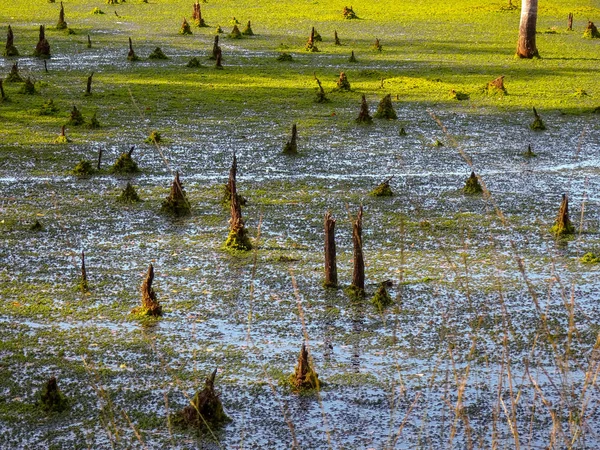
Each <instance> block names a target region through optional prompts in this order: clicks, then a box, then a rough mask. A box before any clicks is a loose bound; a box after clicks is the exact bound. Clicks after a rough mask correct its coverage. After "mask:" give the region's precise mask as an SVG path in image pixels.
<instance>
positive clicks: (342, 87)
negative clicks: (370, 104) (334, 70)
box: [337, 72, 364, 97]
mask: <svg viewBox="0 0 600 450" xmlns="http://www.w3.org/2000/svg"><path fill="white" fill-rule="evenodd" d="M337 89H338V90H339V91H349V90H350V89H351V87H350V82H349V81H348V77H347V76H346V73H345V72H340V78H339V79H338V81H337ZM363 97H364V96H363Z"/></svg>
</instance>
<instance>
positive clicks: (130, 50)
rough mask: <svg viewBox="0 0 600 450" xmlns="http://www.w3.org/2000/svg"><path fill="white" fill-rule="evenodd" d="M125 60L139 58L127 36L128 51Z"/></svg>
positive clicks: (136, 59)
mask: <svg viewBox="0 0 600 450" xmlns="http://www.w3.org/2000/svg"><path fill="white" fill-rule="evenodd" d="M127 60H128V61H138V60H139V58H138V57H137V55H136V54H135V52H134V51H133V43H132V42H131V38H129V53H127Z"/></svg>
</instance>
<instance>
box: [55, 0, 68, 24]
mask: <svg viewBox="0 0 600 450" xmlns="http://www.w3.org/2000/svg"><path fill="white" fill-rule="evenodd" d="M67 28H68V27H67V22H65V7H64V6H63V2H60V12H59V13H58V22H57V24H56V29H57V30H65V29H67Z"/></svg>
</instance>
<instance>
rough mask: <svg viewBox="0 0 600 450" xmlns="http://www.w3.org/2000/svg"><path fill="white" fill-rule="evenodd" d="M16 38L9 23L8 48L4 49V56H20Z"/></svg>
mask: <svg viewBox="0 0 600 450" xmlns="http://www.w3.org/2000/svg"><path fill="white" fill-rule="evenodd" d="M14 39H15V36H14V34H13V30H12V28H11V27H10V25H9V26H8V32H7V33H6V50H4V56H19V50H17V47H15V43H14Z"/></svg>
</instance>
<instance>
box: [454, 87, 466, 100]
mask: <svg viewBox="0 0 600 450" xmlns="http://www.w3.org/2000/svg"><path fill="white" fill-rule="evenodd" d="M450 99H451V100H458V101H463V100H469V94H465V93H464V92H459V91H457V90H456V89H450Z"/></svg>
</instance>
